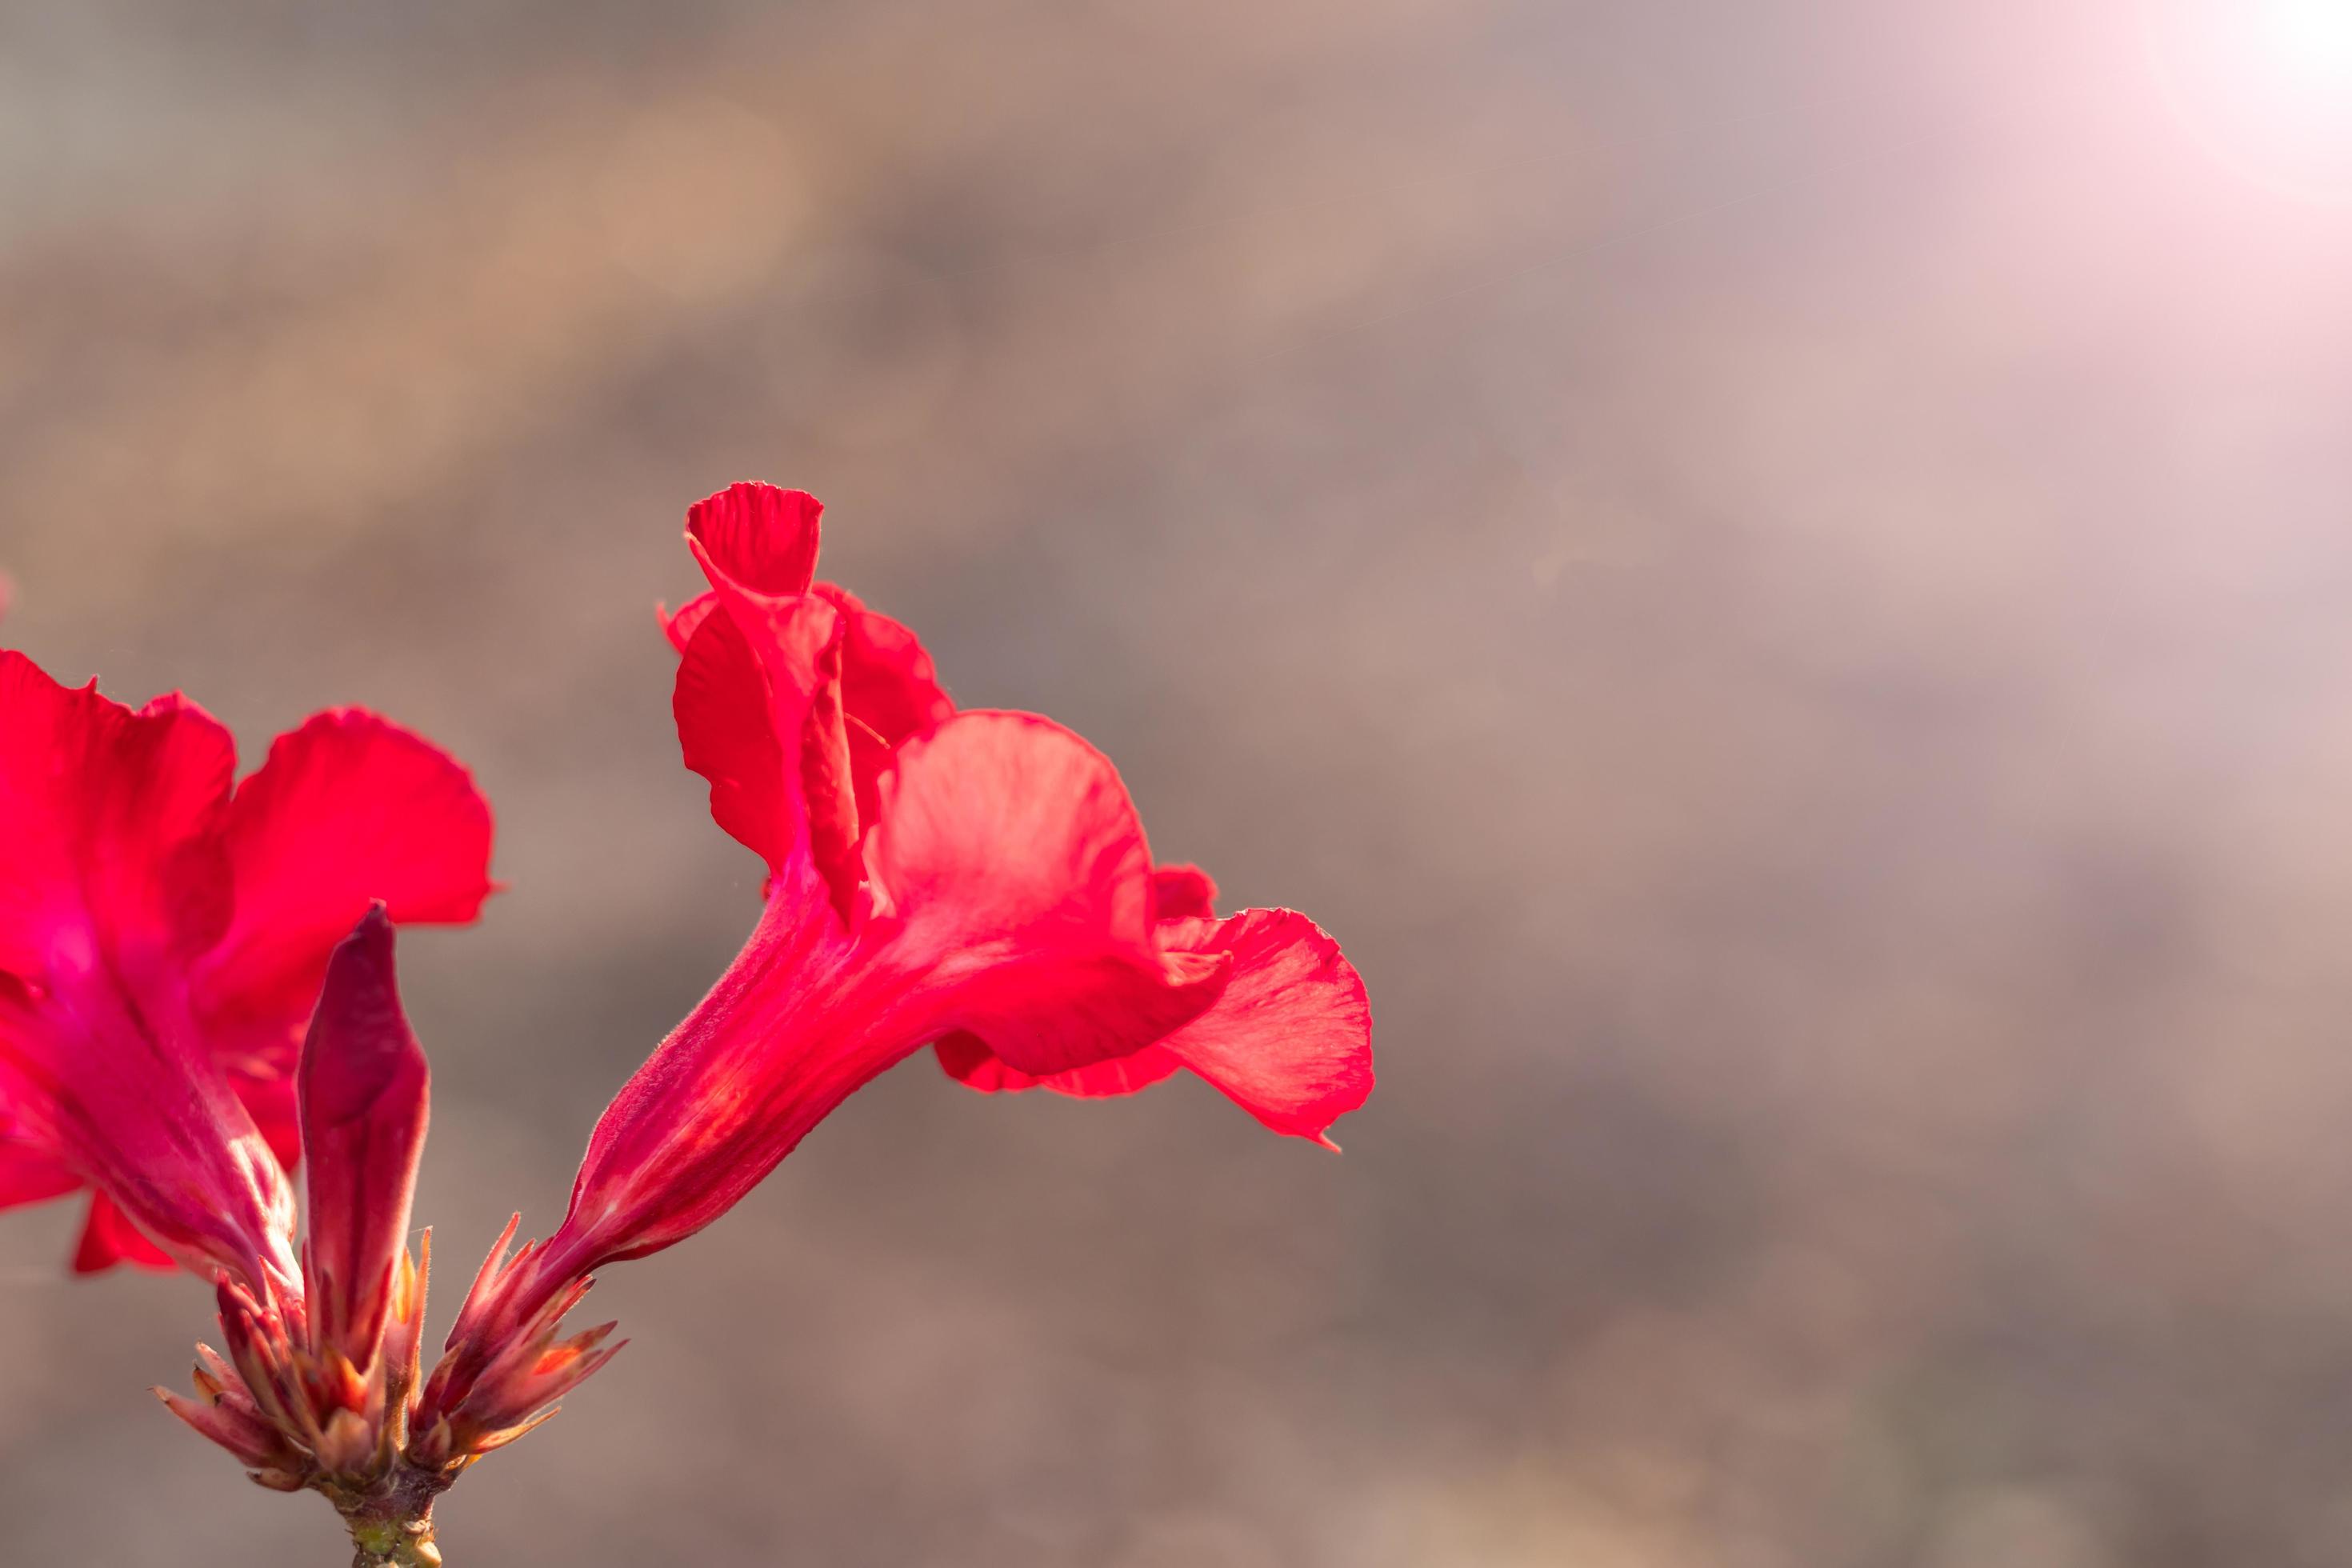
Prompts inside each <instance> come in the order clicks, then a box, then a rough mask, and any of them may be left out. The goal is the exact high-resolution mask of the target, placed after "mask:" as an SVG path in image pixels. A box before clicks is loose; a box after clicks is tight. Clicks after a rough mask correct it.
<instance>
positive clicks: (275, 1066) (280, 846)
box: [196, 708, 491, 1079]
mask: <svg viewBox="0 0 2352 1568" xmlns="http://www.w3.org/2000/svg"><path fill="white" fill-rule="evenodd" d="M227 847H228V857H229V864H230V866H231V868H233V870H234V873H235V876H236V918H235V920H234V921H233V922H232V923H231V925H230V927H229V930H228V932H227V934H226V937H225V938H224V939H223V940H222V942H221V943H220V945H219V946H218V947H217V948H215V950H214V951H213V952H210V953H207V954H206V955H205V957H204V959H203V960H202V961H201V962H200V963H198V965H197V967H196V1006H197V1014H198V1018H199V1021H200V1022H201V1023H202V1025H203V1026H204V1027H205V1032H206V1034H207V1035H208V1036H209V1037H212V1038H213V1039H214V1041H215V1048H216V1049H218V1050H220V1051H221V1053H222V1055H223V1056H224V1057H225V1058H226V1059H227V1060H228V1061H229V1063H230V1065H231V1066H232V1067H233V1068H242V1069H245V1070H247V1071H248V1072H250V1073H251V1074H252V1076H256V1077H259V1078H263V1079H270V1078H278V1077H282V1076H284V1075H285V1074H287V1073H288V1072H289V1071H290V1070H291V1068H292V1066H293V1061H292V1058H293V1055H294V1050H295V1047H296V1044H297V1042H298V1041H299V1032H300V1030H301V1027H302V1026H303V1024H304V1022H305V1021H306V1020H307V1019H308V1018H309V1017H310V1007H311V1004H312V1003H313V1002H314V1001H315V1000H316V998H317V996H318V994H319V984H320V980H321V979H322V978H323V977H324V975H325V973H326V968H327V957H328V954H329V953H331V952H333V951H334V947H335V944H336V943H337V942H341V940H342V939H343V936H344V934H345V933H346V932H348V931H350V930H351V929H352V923H353V922H354V921H357V920H359V918H360V917H361V916H362V914H364V913H366V912H367V910H368V909H369V907H370V906H371V905H372V904H373V903H375V902H378V901H381V902H383V905H384V906H385V909H386V912H387V913H388V914H389V916H390V917H391V918H392V919H393V920H394V921H401V922H403V923H413V924H425V923H440V922H449V923H462V922H465V921H471V920H473V919H475V918H476V917H477V916H478V914H479V913H480V912H481V906H482V900H484V899H485V898H487V897H488V895H489V893H490V891H491V883H490V880H489V859H490V808H489V803H488V802H487V801H485V800H484V799H483V798H482V794H481V791H480V790H479V789H478V788H476V787H475V784H474V779H473V775H472V774H471V773H468V772H467V770H466V768H465V766H464V765H463V764H462V763H458V762H457V760H456V759H455V758H453V757H451V756H450V755H449V754H448V753H447V752H444V751H443V750H441V748H440V747H438V746H436V745H435V744H433V742H430V741H427V740H425V738H424V737H422V736H420V735H417V734H415V733H414V732H412V731H408V730H404V729H403V728H401V727H400V726H399V725H397V724H394V723H393V722H392V721H390V720H388V719H384V718H382V717H379V716H378V715H376V714H373V713H370V712H367V711H365V710H362V709H356V708H342V709H335V710H330V711H328V712H324V713H317V714H313V715H312V716H311V717H310V718H309V719H308V720H305V721H303V723H302V725H301V727H300V728H299V729H297V730H294V731H291V732H289V733H288V734H284V735H280V736H279V737H278V739H277V741H276V742H273V743H272V744H271V746H270V748H269V757H268V761H267V762H265V763H262V765H261V767H260V768H259V769H258V770H257V772H256V773H254V774H253V776H252V777H251V778H248V779H247V780H246V781H245V783H244V784H242V785H240V786H239V787H238V789H237V792H236V800H235V801H234V803H233V804H232V805H231V806H230V808H229V816H228V835H227Z"/></svg>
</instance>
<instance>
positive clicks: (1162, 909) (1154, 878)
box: [1151, 864, 1217, 921]
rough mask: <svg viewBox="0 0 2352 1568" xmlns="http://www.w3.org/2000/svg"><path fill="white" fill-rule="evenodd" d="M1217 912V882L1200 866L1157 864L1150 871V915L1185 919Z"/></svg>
mask: <svg viewBox="0 0 2352 1568" xmlns="http://www.w3.org/2000/svg"><path fill="white" fill-rule="evenodd" d="M1216 912H1217V884H1216V883H1214V882H1213V881H1211V880H1210V879H1209V874H1208V873H1207V872H1206V871H1203V870H1202V869H1201V868H1199V867H1198V866H1186V865H1181V864H1174V865H1166V866H1160V867H1157V868H1154V869H1153V871H1152V873H1151V918H1152V919H1153V920H1155V921H1177V920H1184V919H1187V918H1189V917H1192V916H1194V915H1213V914H1215V913H1216Z"/></svg>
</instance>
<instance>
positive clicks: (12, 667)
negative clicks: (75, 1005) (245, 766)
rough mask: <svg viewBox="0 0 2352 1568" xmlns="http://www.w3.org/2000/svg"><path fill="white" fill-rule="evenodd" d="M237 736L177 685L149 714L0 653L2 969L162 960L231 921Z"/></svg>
mask: <svg viewBox="0 0 2352 1568" xmlns="http://www.w3.org/2000/svg"><path fill="white" fill-rule="evenodd" d="M235 772H236V749H235V747H234V745H233V744H232V742H230V740H229V736H228V731H226V730H224V729H222V728H221V726H220V725H219V724H218V723H216V722H215V721H214V720H213V719H212V717H211V716H210V715H209V714H207V713H205V711H204V710H202V709H200V708H198V707H196V706H195V705H194V703H192V702H189V701H188V700H185V699H184V698H182V697H179V696H177V695H176V694H175V695H173V696H169V697H159V698H157V699H156V700H154V701H152V702H151V703H149V704H148V705H147V706H146V707H145V708H143V709H141V710H139V711H137V712H135V713H134V712H132V711H131V710H130V709H128V708H125V707H124V706H122V704H121V703H119V702H116V701H114V700H111V699H110V698H106V697H102V696H100V694H99V691H98V689H97V686H96V683H94V682H93V683H92V684H90V685H89V686H84V687H80V688H77V689H67V688H65V687H63V686H60V685H58V683H57V682H56V681H54V680H51V679H49V678H48V677H47V675H46V674H44V673H42V671H41V669H40V668H39V667H38V666H37V665H35V664H34V663H33V662H32V660H30V659H28V658H26V657H25V656H24V655H23V654H21V653H17V652H15V651H14V650H5V649H0V822H5V823H6V824H7V831H6V832H5V834H0V971H6V972H9V973H14V974H16V975H17V976H19V977H20V978H22V979H25V980H28V981H33V982H37V983H46V977H47V976H48V975H50V974H52V973H54V972H56V971H58V970H59V969H60V968H62V969H64V970H68V971H71V972H74V973H87V972H88V971H89V970H90V969H91V968H92V967H93V966H95V965H98V964H100V963H101V962H102V959H101V953H104V954H110V955H111V960H112V961H114V962H131V963H135V964H139V965H148V964H152V963H156V962H158V961H160V960H163V959H165V958H167V957H168V956H169V955H171V954H173V953H186V952H194V951H197V950H199V949H201V948H203V947H205V946H207V945H209V944H210V943H211V942H214V941H215V940H216V939H217V938H218V936H219V934H220V930H221V926H222V924H223V923H224V922H225V921H226V919H227V918H228V912H229V910H228V883H227V878H226V874H225V872H224V870H223V868H222V862H221V849H220V840H219V830H220V823H221V816H222V813H223V812H224V810H225V809H226V805H227V799H228V784H229V780H230V778H231V777H232V776H233V775H234V774H235Z"/></svg>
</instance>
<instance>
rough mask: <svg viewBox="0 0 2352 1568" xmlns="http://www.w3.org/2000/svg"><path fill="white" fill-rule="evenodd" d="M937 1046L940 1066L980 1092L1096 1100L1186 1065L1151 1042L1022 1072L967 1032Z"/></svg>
mask: <svg viewBox="0 0 2352 1568" xmlns="http://www.w3.org/2000/svg"><path fill="white" fill-rule="evenodd" d="M936 1048H937V1050H938V1052H939V1058H940V1067H942V1068H946V1069H947V1074H948V1076H949V1077H950V1078H952V1079H955V1080H956V1081H957V1082H958V1083H961V1084H962V1085H963V1086H964V1087H965V1088H966V1089H978V1090H980V1091H981V1092H982V1094H1004V1093H1013V1092H1017V1091H1018V1090H1021V1089H1052V1090H1053V1091H1054V1092H1055V1094H1067V1095H1073V1096H1076V1097H1077V1098H1079V1099H1083V1100H1099V1099H1103V1098H1105V1097H1107V1096H1110V1095H1115V1094H1133V1093H1134V1092H1135V1091H1136V1090H1137V1089H1149V1088H1150V1087H1151V1086H1152V1085H1153V1084H1155V1083H1158V1082H1159V1081H1160V1079H1163V1078H1166V1077H1168V1076H1169V1075H1170V1074H1171V1073H1172V1072H1174V1071H1176V1069H1177V1068H1181V1067H1182V1066H1183V1065H1184V1064H1183V1063H1182V1062H1180V1061H1178V1060H1177V1059H1176V1058H1174V1057H1172V1056H1171V1055H1170V1054H1169V1053H1168V1051H1167V1050H1166V1049H1165V1048H1164V1047H1160V1046H1156V1045H1152V1046H1145V1047H1142V1048H1141V1049H1139V1050H1137V1051H1134V1052H1132V1053H1130V1054H1129V1055H1127V1056H1123V1057H1113V1058H1110V1059H1109V1060H1108V1061H1101V1062H1092V1063H1089V1064H1087V1066H1085V1067H1082V1068H1069V1069H1068V1070H1067V1071H1066V1072H1056V1073H1045V1074H1043V1075H1039V1074H1034V1073H1025V1072H1023V1071H1021V1070H1020V1069H1019V1068H1009V1067H1007V1066H1005V1065H1004V1064H1003V1062H1002V1061H1000V1060H998V1059H997V1056H996V1053H995V1052H993V1051H992V1050H990V1049H989V1048H988V1042H986V1041H985V1040H982V1038H981V1037H979V1036H978V1035H975V1034H971V1033H970V1032H969V1031H966V1030H958V1031H957V1032H956V1033H954V1034H952V1035H949V1036H947V1037H945V1038H943V1039H941V1040H940V1042H939V1045H938V1047H936Z"/></svg>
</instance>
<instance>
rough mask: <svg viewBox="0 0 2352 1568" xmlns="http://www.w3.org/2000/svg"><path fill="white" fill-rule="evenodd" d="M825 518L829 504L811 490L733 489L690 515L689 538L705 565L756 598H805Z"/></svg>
mask: <svg viewBox="0 0 2352 1568" xmlns="http://www.w3.org/2000/svg"><path fill="white" fill-rule="evenodd" d="M823 515H824V502H823V501H820V500H817V499H816V497H814V496H813V495H811V494H809V493H808V492H807V491H806V490H787V489H777V488H776V487H775V486H774V485H766V484H758V483H745V484H736V485H730V486H728V487H727V488H726V489H723V490H720V491H719V493H718V494H717V495H713V496H706V497H704V498H703V499H702V500H698V501H697V502H695V503H694V505H692V506H691V507H689V508H688V509H687V513H686V536H687V537H688V539H690V540H692V541H693V542H694V543H695V545H696V546H697V551H696V553H697V554H698V555H699V556H700V557H701V558H702V559H703V560H704V561H705V562H707V563H709V564H710V565H711V566H713V567H715V568H716V569H717V570H718V571H719V573H721V574H724V575H726V576H727V577H729V578H730V579H732V580H733V581H734V582H736V583H739V584H741V585H742V586H744V587H746V588H749V589H751V591H752V592H754V593H758V594H767V595H777V596H782V595H793V594H805V593H807V592H808V590H809V580H810V579H811V578H812V577H814V575H815V574H816V550H817V532H818V530H817V519H818V518H820V517H821V516H823ZM711 586H713V587H717V586H718V584H716V583H713V584H711Z"/></svg>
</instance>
